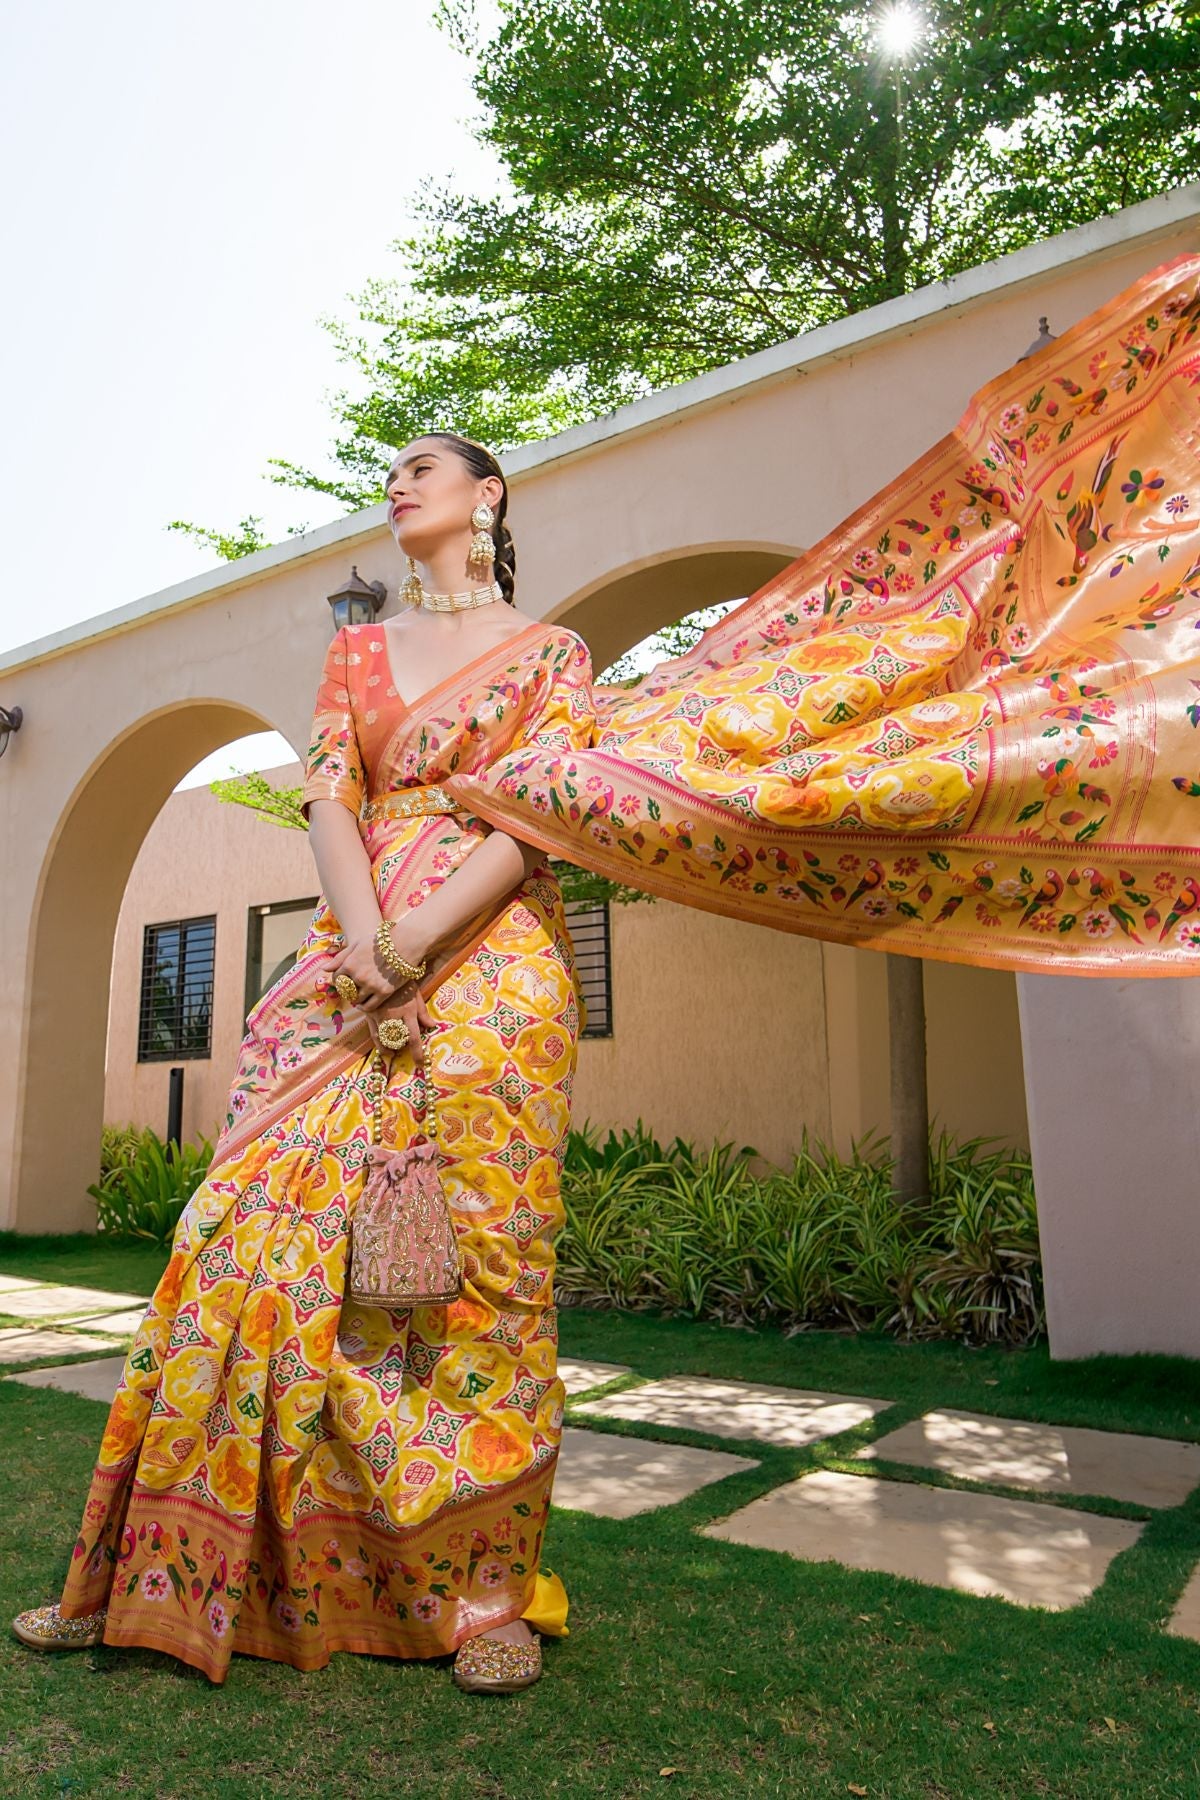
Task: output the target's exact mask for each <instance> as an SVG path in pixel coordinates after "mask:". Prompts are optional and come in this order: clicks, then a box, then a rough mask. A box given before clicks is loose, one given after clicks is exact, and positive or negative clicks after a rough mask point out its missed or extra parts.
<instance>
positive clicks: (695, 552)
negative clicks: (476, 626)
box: [547, 542, 801, 671]
mask: <svg viewBox="0 0 1200 1800" xmlns="http://www.w3.org/2000/svg"><path fill="white" fill-rule="evenodd" d="M800 554H801V551H800V550H799V549H798V548H797V547H795V546H794V545H790V544H772V543H761V542H759V543H755V542H716V543H708V544H687V545H681V546H680V547H679V548H678V549H675V550H665V551H659V552H656V553H655V554H654V555H653V556H646V557H641V558H639V559H637V560H636V561H633V562H628V563H625V564H623V565H621V566H619V567H617V568H615V569H610V570H608V571H607V572H606V573H605V574H604V575H602V576H598V577H597V578H596V579H595V580H594V581H591V582H589V583H587V585H586V586H584V587H581V588H578V589H577V590H576V591H575V593H573V594H571V595H569V596H568V597H567V598H566V599H565V600H563V601H561V602H560V603H559V604H558V605H557V606H555V607H553V608H551V609H550V611H549V613H548V614H547V616H548V617H549V618H551V619H553V620H554V622H555V624H562V625H569V626H570V627H571V629H572V631H577V632H578V633H579V635H580V637H582V638H584V639H586V641H587V643H588V644H589V645H590V646H591V651H592V664H593V667H594V668H595V669H596V670H597V671H599V670H601V669H606V668H607V667H608V665H609V664H610V663H611V662H615V660H616V659H617V657H618V656H620V655H621V654H622V652H623V651H625V650H628V649H629V648H630V647H631V646H632V645H633V644H637V643H640V641H641V640H642V638H644V637H648V636H649V635H650V633H651V632H654V631H660V630H661V629H662V627H663V626H664V625H673V624H674V623H675V621H676V620H677V619H682V618H683V617H684V616H685V614H687V613H690V612H695V611H696V610H697V609H698V608H699V607H702V606H716V605H718V604H719V603H720V602H721V601H723V600H737V599H740V598H741V597H742V596H743V595H745V594H753V593H756V592H757V590H758V589H759V588H760V587H762V586H763V584H764V583H765V582H767V581H769V580H770V579H771V577H772V576H773V575H777V574H778V573H779V571H780V569H785V568H786V567H787V565H788V564H789V563H791V562H795V560H796V558H797V557H798V556H799V555H800Z"/></svg>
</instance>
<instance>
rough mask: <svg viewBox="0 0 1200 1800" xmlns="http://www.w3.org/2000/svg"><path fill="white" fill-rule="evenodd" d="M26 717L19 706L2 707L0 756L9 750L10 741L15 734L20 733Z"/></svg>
mask: <svg viewBox="0 0 1200 1800" xmlns="http://www.w3.org/2000/svg"><path fill="white" fill-rule="evenodd" d="M24 717H25V714H24V713H23V712H22V711H21V708H20V707H19V706H0V756H3V755H4V752H5V751H6V750H7V749H8V740H9V738H10V737H11V736H12V734H13V732H14V731H20V729H21V720H22V719H23V718H24Z"/></svg>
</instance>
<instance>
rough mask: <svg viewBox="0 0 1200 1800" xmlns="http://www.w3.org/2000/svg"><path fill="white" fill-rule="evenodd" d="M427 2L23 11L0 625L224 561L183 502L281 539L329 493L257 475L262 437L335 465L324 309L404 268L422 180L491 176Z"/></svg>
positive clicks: (45, 618)
mask: <svg viewBox="0 0 1200 1800" xmlns="http://www.w3.org/2000/svg"><path fill="white" fill-rule="evenodd" d="M431 11H432V8H431V7H430V6H429V5H428V4H427V3H425V0H422V3H421V4H417V3H416V0H388V3H387V4H384V3H383V0H340V3H339V4H338V5H336V6H331V5H329V4H328V0H324V3H318V0H286V4H285V0H251V4H249V5H247V4H245V0H242V3H241V4H234V3H233V0H205V4H204V5H203V6H200V7H184V6H169V5H163V4H162V0H113V3H112V4H110V5H107V6H101V7H97V6H94V5H88V4H84V0H39V4H37V5H31V6H24V7H20V8H18V7H10V8H9V9H8V11H7V15H6V29H5V54H4V56H3V58H2V59H0V63H2V67H0V156H2V157H3V166H4V168H5V169H6V171H7V172H8V182H7V189H8V191H7V193H6V197H5V213H6V221H5V249H6V252H7V256H6V261H7V266H8V271H9V273H8V277H7V279H6V280H5V282H4V284H3V288H2V290H0V308H2V311H3V330H2V333H0V341H2V342H3V345H4V366H3V369H2V371H0V380H2V381H3V392H4V396H5V409H4V410H5V415H6V417H5V430H4V433H3V441H2V445H0V458H2V463H0V483H2V485H0V492H2V493H3V496H4V512H3V527H4V545H5V564H6V568H5V574H6V581H5V583H4V585H3V588H0V648H3V649H7V648H10V647H12V646H14V645H17V644H21V643H26V642H28V641H29V640H31V639H33V638H37V637H41V636H43V635H44V634H45V633H47V632H50V631H54V630H58V629H60V628H61V627H62V626H64V625H68V624H72V623H74V622H75V621H76V620H79V619H84V618H89V617H91V616H93V615H94V614H96V613H100V612H106V611H107V610H108V609H109V608H110V607H114V606H120V605H123V604H124V603H125V602H127V601H130V600H134V599H137V598H138V597H139V596H140V595H143V594H147V593H152V592H154V591H156V590H157V589H159V588H162V587H166V586H169V585H170V584H171V583H172V582H175V581H181V580H183V579H184V578H185V577H187V576H189V575H194V574H196V573H198V572H200V571H201V570H203V569H206V568H209V567H211V566H212V565H213V562H214V558H213V556H212V554H211V553H210V552H208V551H206V550H204V549H201V548H200V547H198V546H195V545H193V544H191V543H190V542H189V541H188V540H187V539H185V538H183V537H182V536H180V535H178V534H175V533H169V532H167V531H166V530H165V529H164V527H165V526H166V523H167V521H168V520H170V519H173V518H185V519H192V520H195V521H197V522H198V523H200V524H204V525H214V526H222V527H225V526H232V525H235V524H236V522H237V521H238V520H239V519H241V518H242V517H243V516H244V515H245V514H247V513H258V514H260V515H261V516H262V517H263V518H264V520H265V522H266V528H267V531H268V534H269V535H270V536H271V537H272V538H282V537H283V536H284V533H285V528H286V527H287V526H288V525H289V524H293V523H300V522H303V523H306V524H309V525H317V524H320V523H322V522H323V521H324V520H325V519H328V518H332V517H335V516H336V515H337V513H338V512H339V511H340V510H341V509H340V508H339V507H338V506H336V505H331V504H329V503H322V502H321V500H320V497H319V496H316V495H311V496H310V495H307V494H298V493H293V492H291V491H289V490H285V489H281V488H278V487H275V486H273V485H272V484H271V483H270V482H268V481H266V480H265V479H264V478H263V477H264V475H265V472H266V468H267V458H268V457H269V456H273V455H274V456H285V457H288V458H290V459H292V460H294V461H296V462H301V463H309V464H316V465H317V466H318V467H320V466H327V465H326V462H325V451H326V446H327V445H328V444H329V443H330V441H331V440H332V436H333V432H332V428H331V422H330V415H329V410H328V407H327V405H326V403H325V396H326V394H327V393H329V392H332V391H333V390H335V389H337V388H338V387H340V386H343V385H346V384H347V383H348V382H350V381H352V380H353V374H352V371H350V370H347V369H344V368H343V366H342V365H341V364H339V363H338V361H337V360H336V357H335V355H334V352H333V347H332V345H331V343H330V341H329V339H328V336H327V334H326V333H325V332H323V331H322V330H321V329H320V327H319V325H318V319H319V317H321V316H326V315H331V314H333V315H337V316H340V317H344V318H352V317H353V315H354V309H353V308H352V306H351V304H350V302H349V299H348V296H349V295H350V294H352V293H355V292H357V291H358V290H359V289H360V287H361V286H362V285H363V284H364V283H365V282H366V281H367V280H369V279H370V278H371V277H374V276H384V275H387V274H389V273H392V272H394V271H395V269H396V268H397V266H398V259H397V258H395V257H394V256H392V255H391V254H389V250H388V245H389V244H390V243H391V241H392V240H393V239H395V238H397V237H399V236H401V235H403V234H404V233H405V231H406V230H407V228H408V226H409V224H410V213H409V202H410V198H411V196H412V195H413V193H414V191H415V189H416V187H417V185H418V182H419V181H420V180H421V178H422V177H425V176H432V177H434V178H435V179H437V180H439V181H443V180H448V179H450V178H452V177H453V178H454V180H455V181H456V183H457V185H459V186H461V187H463V188H466V187H470V188H471V189H472V190H474V191H477V192H490V191H495V189H496V187H497V184H498V181H499V179H500V178H499V176H498V174H497V171H496V168H495V165H494V162H493V160H492V158H491V157H490V156H489V155H488V154H487V153H485V152H484V151H483V150H482V149H481V148H480V147H479V146H478V145H477V144H476V143H475V142H474V140H473V138H472V137H471V136H470V132H469V129H468V123H469V121H470V119H471V118H472V117H473V116H474V114H475V112H476V110H477V103H476V101H475V97H474V95H473V93H472V92H471V89H470V86H469V80H468V75H469V65H468V64H467V62H466V61H465V59H464V58H462V57H461V56H459V55H458V53H457V52H455V51H454V50H453V49H452V48H451V47H450V45H449V44H448V42H447V41H446V39H445V38H444V37H443V36H442V34H441V33H439V32H438V31H437V30H435V28H434V27H433V25H432V24H431V23H430V20H429V15H430V12H431ZM281 743H282V740H276V739H275V738H274V737H273V735H272V737H271V739H270V744H271V745H275V746H277V745H278V744H281ZM229 748H231V749H232V746H230V747H229ZM263 748H269V746H266V747H264V746H261V745H260V749H259V755H260V760H259V761H258V762H257V763H255V762H253V760H252V761H251V765H250V766H264V764H263V762H262V761H261V752H262V750H263ZM290 755H291V752H290V751H289V750H287V749H286V747H285V748H284V749H283V751H282V753H280V754H270V755H269V756H268V761H270V762H276V763H277V762H282V761H284V760H287V759H288V758H290ZM228 764H229V757H228V756H227V755H225V756H224V760H223V761H222V764H221V770H220V771H219V772H223V770H224V768H225V767H226V766H228Z"/></svg>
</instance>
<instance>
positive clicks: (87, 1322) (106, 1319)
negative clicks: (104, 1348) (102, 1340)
mask: <svg viewBox="0 0 1200 1800" xmlns="http://www.w3.org/2000/svg"><path fill="white" fill-rule="evenodd" d="M145 1316H146V1308H145V1307H144V1306H133V1307H130V1309H129V1311H128V1312H114V1313H96V1314H95V1315H94V1316H93V1315H92V1314H90V1313H89V1314H88V1316H87V1318H86V1319H80V1320H79V1321H78V1323H79V1324H80V1325H82V1326H84V1327H86V1329H87V1330H88V1331H106V1332H107V1333H108V1335H109V1337H132V1336H133V1335H134V1333H135V1332H136V1331H137V1330H138V1328H139V1327H140V1325H141V1323H142V1320H143V1319H144V1318H145Z"/></svg>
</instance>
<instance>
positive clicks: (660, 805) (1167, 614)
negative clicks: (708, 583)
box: [452, 256, 1200, 976]
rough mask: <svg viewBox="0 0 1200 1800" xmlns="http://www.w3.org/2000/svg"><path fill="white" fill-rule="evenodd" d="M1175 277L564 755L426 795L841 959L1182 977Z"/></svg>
mask: <svg viewBox="0 0 1200 1800" xmlns="http://www.w3.org/2000/svg"><path fill="white" fill-rule="evenodd" d="M1198 290H1200V258H1198V257H1195V256H1189V257H1181V258H1179V259H1177V260H1176V261H1174V262H1171V263H1168V264H1166V265H1164V266H1163V267H1162V268H1160V269H1157V270H1155V271H1153V272H1152V273H1151V274H1149V275H1148V276H1146V277H1145V278H1144V279H1143V280H1142V281H1140V282H1138V283H1137V284H1135V286H1133V287H1132V288H1130V289H1128V290H1127V291H1126V292H1125V293H1123V294H1121V295H1119V296H1118V297H1117V298H1116V299H1114V300H1113V301H1111V302H1110V303H1109V304H1108V305H1106V306H1104V307H1102V308H1100V309H1099V311H1097V312H1096V313H1094V314H1092V315H1091V316H1090V317H1088V318H1086V319H1084V320H1083V321H1082V322H1080V323H1079V324H1078V325H1076V326H1074V327H1073V328H1072V329H1070V330H1069V331H1067V332H1066V333H1064V335H1063V336H1062V337H1061V338H1059V339H1058V341H1057V342H1055V343H1052V344H1051V345H1050V346H1049V347H1048V348H1046V349H1044V350H1041V351H1040V352H1039V353H1038V354H1037V355H1036V356H1034V357H1032V358H1031V359H1030V360H1029V361H1028V362H1027V363H1023V364H1019V365H1017V366H1016V367H1015V368H1013V369H1011V370H1009V371H1008V372H1007V373H1006V374H1004V375H1002V376H1000V377H999V378H998V379H997V380H995V381H993V382H991V383H990V384H989V385H988V386H987V387H985V388H984V389H982V390H981V392H980V393H978V394H977V395H976V396H975V397H974V399H973V400H972V401H971V403H970V405H969V407H968V409H967V411H966V413H965V415H964V416H963V418H962V420H961V422H960V424H959V425H958V427H957V428H956V430H955V431H954V432H952V433H951V434H950V435H949V436H948V437H946V438H945V439H943V440H942V442H941V443H939V444H937V445H936V446H935V447H934V448H933V449H932V450H931V451H930V452H929V453H928V454H927V455H926V456H924V457H922V458H921V459H920V461H919V462H917V463H915V464H914V465H913V466H912V467H911V468H910V469H908V470H906V471H905V473H904V474H903V475H901V476H900V477H899V478H898V479H897V480H896V481H895V482H893V483H892V484H891V485H890V486H889V487H888V488H887V489H885V490H884V491H883V492H882V493H881V494H878V495H877V496H876V497H875V498H874V499H873V500H871V501H869V502H868V503H867V504H866V505H865V506H863V507H861V508H860V509H859V510H858V511H857V512H856V513H855V514H853V516H852V517H851V518H849V519H848V520H847V521H846V522H845V523H844V524H842V525H840V526H838V527H837V528H836V530H834V531H832V532H831V533H830V534H829V535H828V536H827V537H826V538H825V539H824V540H823V541H822V542H821V543H819V544H817V545H816V546H815V547H814V548H813V549H812V550H810V551H808V552H807V553H806V554H804V555H803V556H801V557H799V558H798V559H797V560H796V561H795V562H794V563H792V564H791V565H790V566H789V567H788V568H786V569H784V570H783V571H782V572H781V573H780V574H779V575H777V576H776V577H774V578H773V579H772V580H771V581H769V582H767V583H766V585H765V586H764V587H763V588H761V589H760V590H759V591H758V593H756V594H754V595H751V596H750V597H749V599H747V600H746V601H745V602H744V603H742V604H741V605H740V606H738V607H736V608H734V609H733V610H732V611H731V612H730V613H729V614H727V616H726V617H725V618H724V619H722V620H721V621H720V623H719V624H717V625H715V626H714V627H713V628H712V629H711V630H710V631H709V632H708V633H707V634H706V635H705V636H704V638H703V639H702V640H701V642H700V643H699V645H698V646H697V647H696V649H695V650H694V651H693V652H692V653H690V654H689V655H688V656H685V657H683V658H680V659H678V660H676V661H673V662H667V663H661V664H659V665H658V666H657V667H656V668H654V669H652V670H651V671H650V672H649V673H648V674H647V675H645V676H644V677H643V678H642V679H641V680H640V681H639V682H637V683H636V684H635V685H634V686H633V687H632V688H631V689H629V690H627V691H624V692H618V691H615V690H611V689H608V690H606V689H604V688H595V689H593V688H592V687H591V685H590V682H589V672H588V670H587V668H586V661H585V658H582V657H581V658H580V659H579V662H578V664H577V667H576V670H575V681H576V685H577V690H578V693H577V699H578V707H579V714H580V729H579V730H578V732H577V734H576V739H575V742H574V744H573V746H572V750H571V753H570V754H566V755H564V754H563V753H562V751H561V750H560V749H559V748H558V747H557V746H555V747H553V748H551V749H550V750H549V751H548V752H543V751H540V750H539V748H538V746H537V745H536V744H535V745H526V744H522V745H518V746H515V747H514V748H513V749H512V751H511V752H510V753H508V754H505V755H502V756H498V757H495V758H491V759H489V760H488V762H487V763H486V766H482V765H481V766H480V767H479V768H477V769H467V770H464V771H463V772H462V774H461V776H460V777H459V778H456V780H455V781H454V783H453V784H452V785H453V787H454V790H455V792H457V793H458V794H459V795H460V797H462V798H463V799H464V801H465V802H466V804H468V805H469V806H471V807H472V808H473V809H474V811H475V812H476V813H478V814H479V815H481V816H482V817H484V818H486V819H489V820H490V821H491V822H492V823H493V824H495V825H498V826H503V827H505V828H507V829H510V830H511V831H513V832H514V833H515V834H516V835H518V836H522V837H525V838H527V839H529V840H530V841H532V842H534V843H538V844H541V845H543V846H544V847H545V848H546V849H547V850H549V851H552V852H553V853H555V854H556V855H559V856H562V857H565V858H567V859H568V860H570V861H573V862H577V863H582V864H583V865H585V866H586V867H587V868H589V869H592V870H594V871H596V872H597V873H599V874H602V875H606V876H609V877H611V878H612V879H613V880H615V881H618V882H622V883H626V884H628V885H629V886H632V887H641V888H645V889H648V890H649V891H651V892H653V893H656V894H662V895H664V896H665V897H667V898H669V899H673V900H678V901H682V902H683V903H684V904H686V905H692V906H698V907H701V908H704V909H707V910H711V911H714V912H721V913H727V914H730V915H732V916H734V917H736V918H742V919H750V920H754V921H756V922H758V923H761V924H764V925H770V926H774V927H777V928H779V929H781V930H785V931H795V932H803V933H806V934H807V935H810V936H813V937H819V938H825V939H829V940H831V941H833V942H835V943H846V944H855V945H860V946H863V947H865V948H871V949H880V950H893V951H902V952H905V953H907V954H909V955H916V956H931V957H938V958H943V959H945V960H948V961H961V962H968V963H976V964H980V965H983V966H991V967H998V968H1010V969H1027V970H1033V971H1042V972H1046V973H1070V974H1079V975H1113V976H1129V975H1138V976H1141V975H1164V976H1166V975H1188V974H1197V973H1200V851H1198V845H1200V736H1198V735H1197V728H1198V727H1200V632H1198V628H1200V291H1198Z"/></svg>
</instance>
